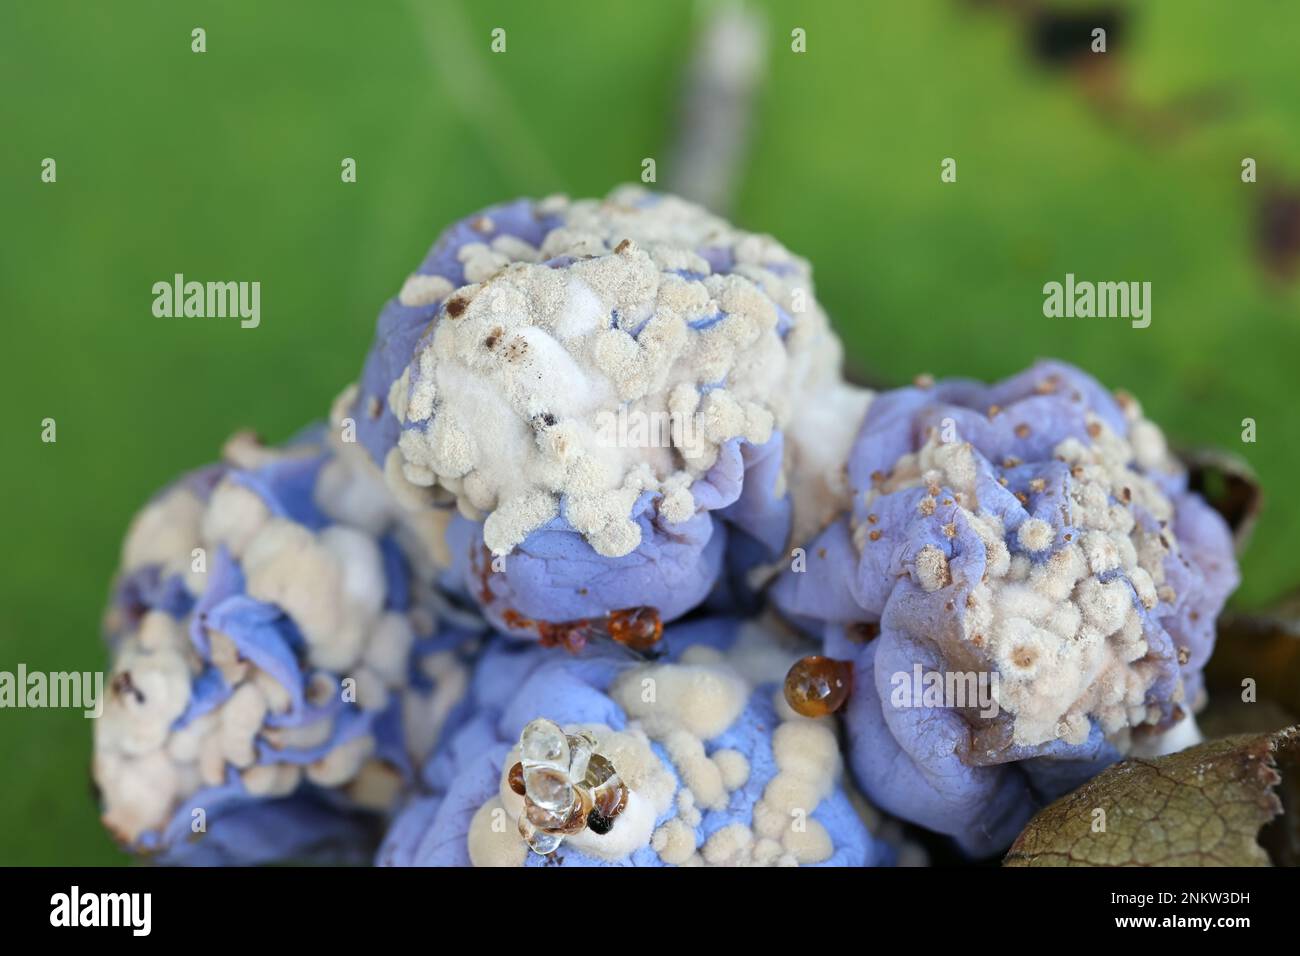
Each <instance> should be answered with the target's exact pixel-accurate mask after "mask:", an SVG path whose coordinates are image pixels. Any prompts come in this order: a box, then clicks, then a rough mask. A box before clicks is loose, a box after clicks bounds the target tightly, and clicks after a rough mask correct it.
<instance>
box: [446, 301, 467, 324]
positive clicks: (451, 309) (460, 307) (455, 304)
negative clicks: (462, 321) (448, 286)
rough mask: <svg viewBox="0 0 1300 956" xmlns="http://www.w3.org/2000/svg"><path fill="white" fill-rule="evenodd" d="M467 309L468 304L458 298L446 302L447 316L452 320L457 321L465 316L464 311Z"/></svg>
mask: <svg viewBox="0 0 1300 956" xmlns="http://www.w3.org/2000/svg"><path fill="white" fill-rule="evenodd" d="M468 307H469V303H468V302H466V301H465V300H464V299H462V298H461V297H460V296H454V297H453V298H450V299H448V300H447V314H448V315H449V316H451V317H452V318H453V319H459V318H460V317H461V316H462V315H464V314H465V310H466V309H467V308H468Z"/></svg>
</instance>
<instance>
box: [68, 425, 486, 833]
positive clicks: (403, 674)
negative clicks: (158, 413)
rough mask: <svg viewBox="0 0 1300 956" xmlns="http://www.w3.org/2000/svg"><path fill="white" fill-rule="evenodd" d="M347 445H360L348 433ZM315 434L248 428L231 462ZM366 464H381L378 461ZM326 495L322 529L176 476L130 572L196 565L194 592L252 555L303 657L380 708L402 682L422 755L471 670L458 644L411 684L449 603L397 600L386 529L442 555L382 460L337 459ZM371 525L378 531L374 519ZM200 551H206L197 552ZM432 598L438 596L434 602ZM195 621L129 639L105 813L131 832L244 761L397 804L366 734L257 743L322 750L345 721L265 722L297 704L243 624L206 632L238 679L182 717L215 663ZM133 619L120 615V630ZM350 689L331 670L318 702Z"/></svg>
mask: <svg viewBox="0 0 1300 956" xmlns="http://www.w3.org/2000/svg"><path fill="white" fill-rule="evenodd" d="M343 447H348V446H346V445H344V446H343ZM319 451H320V449H319V448H318V447H315V446H310V445H308V446H304V447H296V448H291V449H288V450H284V451H280V450H275V449H266V448H262V447H261V446H258V445H256V443H255V442H253V441H252V440H251V439H249V438H247V437H237V438H236V439H235V440H232V442H230V443H229V444H228V445H227V448H226V454H227V455H228V456H229V458H228V460H229V463H230V464H235V465H238V466H241V467H260V466H261V465H264V464H267V463H269V462H271V461H273V460H276V459H279V460H285V459H288V458H294V457H301V456H303V455H308V454H312V453H319ZM366 469H369V471H367V470H366ZM315 503H316V505H317V507H319V508H320V509H321V510H322V511H323V512H324V513H325V514H327V515H329V516H331V517H332V518H334V519H335V520H336V521H349V520H351V521H354V522H355V524H356V526H348V525H347V524H333V525H330V526H328V527H326V528H325V529H323V530H321V531H312V530H310V529H308V528H306V527H304V526H302V525H299V524H296V523H294V522H292V521H290V520H288V519H286V518H282V517H277V516H275V515H273V514H272V512H271V510H270V509H269V508H268V507H267V506H266V504H265V503H264V502H263V500H262V499H261V498H259V497H258V496H257V495H256V494H254V493H253V492H251V491H250V490H248V489H247V488H245V487H244V486H242V485H240V484H239V483H238V482H236V481H234V480H233V479H232V478H230V477H229V476H227V477H225V478H223V479H222V480H221V481H220V482H219V483H218V485H217V486H216V488H215V489H214V491H213V493H212V495H211V497H210V499H209V500H208V502H207V503H206V505H205V504H204V502H203V501H202V500H201V499H200V498H199V497H198V496H197V495H196V494H195V493H194V492H193V491H191V490H190V489H189V488H186V487H184V486H177V487H176V488H173V489H171V490H169V491H167V492H165V493H164V494H163V495H161V496H160V497H159V498H157V499H156V500H155V501H154V502H152V503H151V504H150V505H148V506H147V507H146V508H145V509H144V510H143V511H142V512H141V514H140V515H139V516H138V517H137V518H136V520H135V521H134V522H133V524H132V527H131V531H130V533H129V534H128V536H127V540H126V544H125V547H124V553H123V559H122V567H123V573H130V572H131V571H135V570H138V569H140V568H142V567H145V566H148V565H158V566H160V568H161V570H162V574H163V575H164V576H169V575H172V574H180V575H182V580H183V581H184V584H185V587H186V588H187V589H188V590H189V591H190V593H191V595H192V596H193V597H195V598H198V597H200V596H201V595H202V594H203V592H204V590H205V589H206V587H207V584H208V577H209V574H210V573H211V570H212V562H213V561H215V560H216V554H217V550H218V548H219V547H222V546H224V547H225V548H227V549H228V550H229V551H230V553H231V554H232V555H233V556H234V557H235V558H236V559H238V560H239V561H240V563H241V567H242V570H243V572H244V574H245V585H246V591H247V593H248V594H249V595H250V596H252V597H254V598H256V599H258V600H262V601H266V602H269V603H273V604H276V605H278V606H279V607H281V608H282V609H283V610H284V611H285V612H286V613H288V614H289V615H291V616H292V617H293V618H294V621H295V623H296V624H297V625H298V628H299V630H300V631H301V633H302V636H303V639H304V642H305V645H306V654H305V664H306V666H307V667H308V668H309V669H310V668H321V669H325V670H330V671H332V672H334V673H336V674H338V675H339V677H341V678H350V679H351V680H352V681H353V682H354V683H353V687H354V688H355V695H356V696H355V700H356V703H357V705H358V706H359V707H361V708H362V709H363V710H367V711H378V710H382V709H383V708H385V707H387V706H388V704H389V702H390V701H391V699H392V696H393V695H394V694H396V695H398V696H399V698H400V706H401V707H402V708H403V711H404V713H405V714H406V715H407V716H408V717H409V718H411V719H409V720H408V721H407V723H406V726H407V727H408V728H410V729H411V730H412V732H411V733H410V735H409V739H408V741H407V748H408V750H409V751H410V754H411V756H412V758H413V759H414V760H416V761H417V763H418V762H419V761H421V760H422V759H423V758H424V757H425V756H426V755H427V754H428V753H429V752H430V750H431V749H432V747H433V745H434V743H435V741H436V739H437V735H438V733H439V730H440V728H441V726H442V725H443V724H444V723H445V721H446V718H447V715H448V714H449V712H450V710H451V708H452V707H453V706H454V705H455V703H456V701H457V700H459V699H460V698H461V696H462V695H463V694H464V692H465V690H466V688H467V686H468V673H467V671H466V669H465V667H464V665H463V664H461V663H460V662H459V661H458V660H456V659H455V658H454V655H451V654H441V655H433V656H431V657H430V658H428V659H426V660H424V661H422V662H421V666H423V668H424V669H425V671H426V673H427V674H428V675H429V676H430V677H432V678H434V690H433V691H432V692H431V693H427V694H426V693H421V692H415V691H413V690H408V686H407V661H408V659H409V654H410V650H411V647H412V644H413V641H414V635H415V633H416V631H417V630H419V631H420V633H428V632H429V631H430V630H431V629H432V626H433V624H434V621H435V619H436V618H437V617H438V615H439V613H440V608H439V606H436V603H437V602H436V601H435V599H434V598H433V597H432V591H431V590H428V591H427V594H426V591H421V594H426V597H427V599H421V600H416V601H415V602H413V606H412V608H411V609H410V611H409V612H406V613H396V612H392V611H388V610H386V609H385V608H384V595H385V591H386V580H385V576H384V570H383V564H382V559H381V557H380V553H379V549H378V546H377V545H376V544H375V540H374V538H373V537H372V536H373V535H377V534H380V533H382V532H383V531H384V529H385V528H386V527H387V528H388V529H389V530H392V531H394V533H396V534H397V537H398V539H399V541H400V540H403V539H405V540H406V541H407V542H408V543H409V544H410V545H411V547H410V548H409V549H408V550H407V557H408V560H411V561H412V563H413V564H416V565H418V564H420V563H421V562H423V563H424V564H425V565H427V564H428V563H429V557H428V553H427V548H426V547H425V544H424V540H423V538H422V536H420V535H419V534H415V533H413V532H411V531H410V529H405V531H404V530H403V529H402V528H400V527H398V526H397V525H395V524H393V522H395V521H397V520H398V519H399V517H400V516H401V515H402V513H403V512H402V509H401V508H399V507H398V506H397V505H396V503H395V502H393V501H392V498H391V495H390V494H389V492H388V490H387V488H386V486H385V484H384V482H383V481H382V479H381V478H380V477H379V474H378V471H377V470H376V469H375V468H374V466H373V465H372V464H370V463H369V461H368V460H367V459H365V456H364V453H359V454H358V455H356V456H352V455H348V456H345V457H335V458H333V459H331V460H330V461H329V462H328V463H327V464H326V465H325V467H324V468H323V470H322V472H321V473H320V475H319V477H318V481H317V484H316V487H315ZM363 529H364V530H363ZM195 549H201V552H200V553H201V554H202V555H203V560H201V561H197V562H196V561H195V558H194V555H195ZM431 601H434V602H435V603H434V604H431V603H430V602H431ZM187 627H188V621H184V622H181V621H177V620H175V619H173V618H172V617H171V616H170V615H168V614H165V613H163V612H159V611H150V612H148V613H146V614H145V615H144V616H143V618H142V619H141V620H140V622H139V623H138V625H136V626H135V627H134V628H133V629H131V630H129V631H127V632H126V633H124V634H123V635H122V636H121V638H120V643H119V645H118V649H117V655H116V660H115V661H114V666H113V671H112V675H111V677H110V687H111V692H110V693H108V694H107V695H106V697H107V699H106V701H105V706H104V713H103V716H102V717H101V718H100V719H99V720H98V721H96V726H95V753H94V762H93V773H94V777H95V781H96V783H97V785H98V786H99V788H100V790H101V792H102V796H103V807H104V811H103V818H104V822H105V824H106V825H107V826H108V827H109V828H110V829H111V830H112V831H113V832H114V833H115V834H117V835H118V836H119V838H120V839H122V840H124V841H127V842H133V841H135V840H136V839H137V838H138V837H139V836H140V835H141V834H143V833H145V832H146V831H150V830H156V829H159V828H161V827H164V826H165V825H166V824H167V822H168V820H169V819H170V817H171V815H172V814H173V813H174V812H175V810H176V808H177V806H178V805H179V804H180V802H181V801H183V800H185V799H186V798H188V797H190V796H191V795H193V794H194V793H196V792H197V791H198V790H200V789H201V788H203V787H209V786H219V785H221V784H223V783H224V782H225V780H226V774H227V768H234V769H235V770H237V771H239V773H240V776H241V779H242V780H243V782H244V786H245V787H246V789H247V790H248V791H249V793H250V794H254V795H259V796H274V795H283V794H287V793H290V792H292V791H293V790H294V789H295V788H296V787H297V786H298V784H299V783H300V782H301V781H302V780H303V779H306V780H308V781H310V782H313V783H316V784H319V785H321V786H325V787H341V788H344V789H345V791H346V792H347V794H348V795H349V796H350V797H351V798H352V799H353V800H354V801H355V802H356V803H357V804H358V805H361V806H366V807H374V808H381V807H387V806H389V805H391V802H392V800H393V799H394V798H395V797H396V796H397V792H398V787H399V784H400V781H399V779H398V775H397V773H396V771H395V770H394V769H393V768H392V767H390V766H388V765H387V764H385V763H383V762H381V761H379V760H378V759H376V758H375V753H374V751H375V741H374V738H373V737H372V736H370V735H368V734H361V735H358V736H356V737H353V738H352V739H350V740H348V741H346V742H344V743H341V744H340V745H338V746H336V747H334V748H332V749H331V750H329V751H328V752H327V753H325V754H324V755H323V756H322V757H321V758H319V759H318V760H315V761H313V762H311V763H308V764H305V765H301V766H300V765H297V764H293V763H275V762H270V763H267V762H266V761H265V758H263V759H262V760H261V761H258V755H257V742H258V740H259V739H261V740H264V741H266V742H267V743H269V744H270V745H271V746H272V747H273V748H280V749H284V748H313V747H318V746H320V745H322V744H324V743H326V742H327V741H328V740H329V739H330V735H331V733H332V729H333V719H332V718H331V717H323V718H321V719H319V720H317V721H315V722H312V723H307V724H305V725H301V726H292V727H274V726H267V725H266V719H267V717H268V716H270V715H273V714H277V713H284V712H286V711H287V710H288V709H289V708H290V706H291V703H292V702H291V698H290V696H289V692H288V690H287V689H286V688H285V687H284V686H282V685H281V684H280V683H279V682H278V681H277V680H275V679H274V678H273V677H272V676H271V675H270V674H269V673H268V672H266V671H263V670H261V669H260V668H259V667H258V666H257V665H256V664H254V663H253V662H252V661H250V660H247V659H244V658H242V657H241V656H240V655H239V653H238V651H237V649H236V646H235V644H234V642H233V641H232V640H231V639H230V637H229V636H228V635H226V634H223V633H222V632H221V631H219V630H216V629H213V628H208V629H207V630H206V633H207V636H208V640H209V642H210V648H211V653H210V661H211V663H212V664H213V665H214V666H215V667H217V668H218V669H219V671H220V672H221V674H222V677H223V678H224V680H225V681H226V683H227V684H228V685H229V686H230V687H231V688H232V692H231V694H230V695H229V697H228V698H226V699H225V700H224V701H223V702H222V703H221V704H220V705H218V706H217V707H215V708H214V709H212V710H211V711H209V712H207V713H205V714H203V715H201V716H199V717H196V718H194V719H193V720H191V721H190V722H188V723H187V724H186V725H185V726H184V727H183V728H181V729H179V730H172V725H173V723H174V722H175V721H176V719H177V718H178V717H180V716H181V715H182V714H183V713H184V712H185V710H186V708H187V706H188V705H189V703H190V695H191V688H192V686H193V682H194V680H195V679H196V678H197V677H198V675H199V674H200V673H201V672H202V670H203V667H204V666H205V662H204V661H203V660H202V659H201V658H200V656H199V654H198V652H197V651H196V649H195V648H194V647H193V645H192V644H191V641H190V638H189V634H188V632H187ZM121 629H122V628H121V625H120V623H118V622H115V621H114V620H113V615H112V613H110V620H109V630H110V631H120V630H121ZM337 693H340V688H339V686H338V684H337V682H335V681H331V680H330V679H329V678H327V677H326V676H325V675H324V674H322V673H317V674H316V675H315V677H314V678H313V679H312V680H311V681H310V682H309V683H308V686H307V691H306V696H307V699H308V701H309V702H311V703H314V704H316V705H319V704H321V703H324V702H325V700H326V698H327V695H333V694H337Z"/></svg>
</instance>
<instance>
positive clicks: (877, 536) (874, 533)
mask: <svg viewBox="0 0 1300 956" xmlns="http://www.w3.org/2000/svg"><path fill="white" fill-rule="evenodd" d="M867 537H868V538H870V539H871V540H872V541H879V540H880V532H879V531H872V532H871V533H870V534H868V535H867Z"/></svg>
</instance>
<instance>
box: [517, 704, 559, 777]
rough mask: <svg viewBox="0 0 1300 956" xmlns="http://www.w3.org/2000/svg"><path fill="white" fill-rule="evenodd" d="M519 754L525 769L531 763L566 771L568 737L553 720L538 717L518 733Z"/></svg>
mask: <svg viewBox="0 0 1300 956" xmlns="http://www.w3.org/2000/svg"><path fill="white" fill-rule="evenodd" d="M519 756H520V759H521V760H522V761H523V765H524V770H525V771H527V770H528V768H529V765H531V764H542V765H545V766H548V767H554V768H556V769H558V770H563V771H566V772H567V771H568V769H569V739H568V737H566V736H565V734H564V731H563V730H561V729H560V725H559V724H557V723H555V721H553V720H546V719H545V718H541V717H539V718H538V719H537V720H534V721H531V722H530V723H529V724H528V726H527V727H525V728H524V732H523V733H522V734H520V736H519Z"/></svg>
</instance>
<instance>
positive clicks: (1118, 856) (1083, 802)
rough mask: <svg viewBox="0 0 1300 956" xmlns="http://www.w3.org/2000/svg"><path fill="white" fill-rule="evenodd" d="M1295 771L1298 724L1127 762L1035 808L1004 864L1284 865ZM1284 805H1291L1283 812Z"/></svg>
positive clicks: (1299, 764)
mask: <svg viewBox="0 0 1300 956" xmlns="http://www.w3.org/2000/svg"><path fill="white" fill-rule="evenodd" d="M1298 774H1300V726H1293V727H1288V728H1287V729H1285V730H1282V731H1279V732H1278V733H1276V734H1264V735H1253V736H1250V735H1248V736H1239V737H1228V738H1225V739H1223V740H1215V741H1211V742H1209V743H1205V744H1201V745H1200V746H1198V747H1192V748H1190V749H1188V750H1184V751H1182V752H1180V753H1176V754H1170V755H1169V756H1166V757H1158V758H1156V759H1154V760H1139V759H1132V760H1125V761H1123V762H1121V763H1118V764H1116V765H1115V766H1113V767H1111V768H1109V769H1108V770H1106V771H1104V772H1102V773H1101V774H1099V775H1098V776H1097V777H1095V778H1093V779H1092V780H1091V781H1090V782H1088V783H1087V784H1085V785H1084V786H1082V787H1080V788H1079V789H1078V790H1076V791H1074V792H1073V793H1071V794H1068V795H1067V796H1065V797H1062V798H1061V799H1060V800H1057V801H1056V802H1055V803H1053V804H1051V805H1050V806H1048V807H1046V808H1044V809H1043V810H1042V811H1041V812H1039V813H1038V815H1037V816H1035V817H1034V818H1033V819H1032V820H1031V821H1030V822H1029V826H1028V827H1026V828H1025V831H1024V832H1023V833H1021V834H1020V836H1019V837H1018V838H1017V839H1016V842H1015V843H1014V844H1012V846H1011V849H1010V850H1009V851H1008V852H1007V855H1006V858H1005V859H1004V860H1003V863H1004V864H1005V865H1007V866H1269V865H1270V864H1271V863H1277V864H1280V865H1289V864H1291V863H1294V857H1293V856H1292V854H1293V853H1294V848H1295V846H1296V845H1297V841H1296V826H1295V824H1296V821H1295V817H1296V814H1295V813H1294V795H1295V792H1296V791H1295V778H1296V776H1297V775H1298ZM1284 777H1285V778H1287V783H1286V786H1285V787H1283V788H1281V792H1280V793H1279V792H1278V790H1279V787H1278V785H1279V784H1280V783H1282V782H1283V779H1284ZM1284 806H1285V807H1286V809H1288V810H1291V811H1292V812H1291V813H1289V814H1288V815H1287V816H1282V814H1283V810H1284ZM1275 818H1279V822H1278V823H1275V824H1274V825H1272V826H1269V824H1270V821H1274V820H1275ZM1261 831H1263V832H1262V833H1261ZM1261 842H1263V843H1264V846H1261ZM1265 847H1267V848H1268V849H1265Z"/></svg>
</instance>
